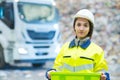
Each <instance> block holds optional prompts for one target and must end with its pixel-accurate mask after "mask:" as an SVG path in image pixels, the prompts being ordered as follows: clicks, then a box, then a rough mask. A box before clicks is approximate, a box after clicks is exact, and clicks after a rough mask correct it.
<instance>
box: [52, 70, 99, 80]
mask: <svg viewBox="0 0 120 80" xmlns="http://www.w3.org/2000/svg"><path fill="white" fill-rule="evenodd" d="M51 80H100V73H75V72H72V73H65V72H51Z"/></svg>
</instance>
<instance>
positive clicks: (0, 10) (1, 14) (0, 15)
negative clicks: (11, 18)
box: [0, 7, 4, 19]
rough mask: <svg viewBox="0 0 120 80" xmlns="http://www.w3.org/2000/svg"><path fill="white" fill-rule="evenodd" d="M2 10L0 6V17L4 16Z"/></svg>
mask: <svg viewBox="0 0 120 80" xmlns="http://www.w3.org/2000/svg"><path fill="white" fill-rule="evenodd" d="M3 14H4V10H3V8H2V7H0V19H3V18H4V15H3Z"/></svg>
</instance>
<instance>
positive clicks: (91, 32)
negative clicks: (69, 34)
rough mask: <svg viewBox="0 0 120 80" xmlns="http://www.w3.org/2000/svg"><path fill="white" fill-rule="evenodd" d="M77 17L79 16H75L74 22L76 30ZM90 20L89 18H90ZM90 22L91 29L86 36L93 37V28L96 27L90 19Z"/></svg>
mask: <svg viewBox="0 0 120 80" xmlns="http://www.w3.org/2000/svg"><path fill="white" fill-rule="evenodd" d="M77 19H78V18H75V19H74V22H73V29H74V31H75V23H76V21H77ZM88 21H89V20H88ZM89 23H90V30H89V33H88V34H87V36H86V37H90V38H91V37H92V34H93V28H94V27H93V24H92V22H90V21H89Z"/></svg>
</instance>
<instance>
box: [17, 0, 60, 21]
mask: <svg viewBox="0 0 120 80" xmlns="http://www.w3.org/2000/svg"><path fill="white" fill-rule="evenodd" d="M18 11H19V16H20V19H22V20H24V21H25V22H28V23H31V22H42V23H44V22H53V21H56V20H57V19H58V18H57V17H58V15H57V10H56V8H55V7H53V6H51V5H46V4H32V3H23V2H19V3H18Z"/></svg>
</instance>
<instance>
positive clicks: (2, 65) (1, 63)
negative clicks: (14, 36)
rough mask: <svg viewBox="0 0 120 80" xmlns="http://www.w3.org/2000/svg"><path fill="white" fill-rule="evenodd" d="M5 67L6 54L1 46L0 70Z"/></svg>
mask: <svg viewBox="0 0 120 80" xmlns="http://www.w3.org/2000/svg"><path fill="white" fill-rule="evenodd" d="M4 66H5V59H4V52H3V47H2V46H1V44H0V68H3V67H4Z"/></svg>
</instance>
